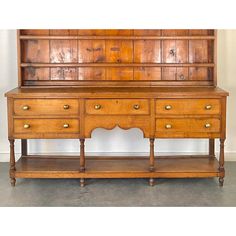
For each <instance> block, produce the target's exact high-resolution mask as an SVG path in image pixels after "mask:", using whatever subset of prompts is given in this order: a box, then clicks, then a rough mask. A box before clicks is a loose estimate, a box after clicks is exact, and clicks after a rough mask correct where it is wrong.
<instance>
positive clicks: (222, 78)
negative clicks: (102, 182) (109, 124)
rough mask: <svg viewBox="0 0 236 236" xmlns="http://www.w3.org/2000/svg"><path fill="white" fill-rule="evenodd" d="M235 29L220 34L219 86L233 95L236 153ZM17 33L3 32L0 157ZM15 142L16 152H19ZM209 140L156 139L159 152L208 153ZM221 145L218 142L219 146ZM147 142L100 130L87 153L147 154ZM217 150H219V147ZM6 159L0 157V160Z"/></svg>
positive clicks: (40, 148)
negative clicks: (5, 95) (6, 96)
mask: <svg viewBox="0 0 236 236" xmlns="http://www.w3.org/2000/svg"><path fill="white" fill-rule="evenodd" d="M235 55H236V30H220V31H219V32H218V84H219V86H220V87H222V88H225V89H226V90H228V91H229V92H230V97H229V100H228V112H227V122H228V125H227V141H226V152H227V153H231V154H232V153H234V152H235V153H236V145H234V144H235V143H236V132H235V131H236V122H235V121H236V112H235V107H234V106H235V103H234V101H235V98H236V78H235V75H236V61H235ZM16 58H17V56H16V31H15V30H0V154H1V153H8V152H9V148H8V140H7V113H6V112H7V110H6V107H7V106H6V98H4V93H5V92H6V91H8V90H10V89H12V88H14V87H17V64H16ZM19 144H20V143H19V141H16V152H20V145H19ZM207 144H208V142H207V141H206V140H187V139H185V140H157V141H156V147H155V148H156V151H159V152H183V151H185V152H205V151H206V150H207ZM217 144H218V143H217ZM148 147H149V144H148V140H146V139H143V138H142V132H141V131H140V130H138V129H131V130H128V131H124V130H121V129H119V128H115V129H114V130H112V131H106V130H103V129H97V130H95V131H94V132H93V136H92V139H88V140H86V151H87V152H148ZM78 149H79V141H78V140H30V152H32V153H37V152H42V153H50V152H77V151H78ZM217 149H218V147H217ZM1 160H3V156H2V157H1V156H0V161H1Z"/></svg>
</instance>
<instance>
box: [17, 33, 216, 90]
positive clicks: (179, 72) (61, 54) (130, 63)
mask: <svg viewBox="0 0 236 236" xmlns="http://www.w3.org/2000/svg"><path fill="white" fill-rule="evenodd" d="M215 48H216V31H214V30H19V31H18V56H19V58H18V61H19V86H215V85H216V65H215V62H216V55H215V51H216V50H215Z"/></svg>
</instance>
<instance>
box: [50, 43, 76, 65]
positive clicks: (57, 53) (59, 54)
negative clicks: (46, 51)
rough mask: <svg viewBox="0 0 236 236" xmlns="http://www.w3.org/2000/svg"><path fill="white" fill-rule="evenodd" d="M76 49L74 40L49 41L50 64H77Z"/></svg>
mask: <svg viewBox="0 0 236 236" xmlns="http://www.w3.org/2000/svg"><path fill="white" fill-rule="evenodd" d="M77 53H78V48H77V41H76V40H51V41H50V62H51V63H71V62H77V61H78V60H77V58H78V55H77Z"/></svg>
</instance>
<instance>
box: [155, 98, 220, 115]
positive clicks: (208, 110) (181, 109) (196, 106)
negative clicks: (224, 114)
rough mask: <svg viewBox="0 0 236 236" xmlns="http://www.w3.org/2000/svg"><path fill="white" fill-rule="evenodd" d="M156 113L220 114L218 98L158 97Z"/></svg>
mask: <svg viewBox="0 0 236 236" xmlns="http://www.w3.org/2000/svg"><path fill="white" fill-rule="evenodd" d="M156 114H158V115H159V114H165V115H168V114H170V115H188V114H189V115H191V114H192V115H198V114H199V115H202V114H207V115H208V114H209V115H213V114H220V100H219V99H158V100H156Z"/></svg>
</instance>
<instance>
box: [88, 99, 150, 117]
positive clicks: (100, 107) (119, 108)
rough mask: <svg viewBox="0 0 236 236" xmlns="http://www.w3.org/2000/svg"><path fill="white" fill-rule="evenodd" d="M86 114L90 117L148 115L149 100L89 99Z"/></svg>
mask: <svg viewBox="0 0 236 236" xmlns="http://www.w3.org/2000/svg"><path fill="white" fill-rule="evenodd" d="M85 109H86V113H87V114H90V115H148V114H149V101H148V100H147V99H88V100H86V103H85Z"/></svg>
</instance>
